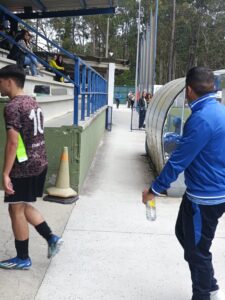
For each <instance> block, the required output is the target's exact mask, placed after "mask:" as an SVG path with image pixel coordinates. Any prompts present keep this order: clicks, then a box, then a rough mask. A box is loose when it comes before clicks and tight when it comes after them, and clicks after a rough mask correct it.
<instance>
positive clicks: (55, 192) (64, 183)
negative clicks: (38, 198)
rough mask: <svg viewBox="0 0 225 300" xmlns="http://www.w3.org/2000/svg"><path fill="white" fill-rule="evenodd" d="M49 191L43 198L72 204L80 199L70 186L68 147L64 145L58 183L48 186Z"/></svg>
mask: <svg viewBox="0 0 225 300" xmlns="http://www.w3.org/2000/svg"><path fill="white" fill-rule="evenodd" d="M47 193H48V195H47V196H45V197H44V198H43V199H44V200H45V201H50V202H57V203H62V204H70V203H73V202H75V201H76V200H77V199H78V195H77V192H76V191H74V190H73V189H72V188H71V187H70V175H69V156H68V147H64V150H63V153H62V156H61V160H60V166H59V171H58V174H57V178H56V185H55V186H54V187H50V188H47Z"/></svg>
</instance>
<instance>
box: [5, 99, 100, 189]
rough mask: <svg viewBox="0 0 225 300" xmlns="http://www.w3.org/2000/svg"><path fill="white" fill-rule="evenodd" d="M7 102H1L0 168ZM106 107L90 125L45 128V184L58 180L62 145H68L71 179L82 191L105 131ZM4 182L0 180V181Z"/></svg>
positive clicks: (47, 185) (73, 185) (49, 184)
mask: <svg viewBox="0 0 225 300" xmlns="http://www.w3.org/2000/svg"><path fill="white" fill-rule="evenodd" d="M4 106H5V102H4V101H1V102H0V116H1V117H0V131H1V143H0V155H1V156H0V157H1V158H0V168H1V170H2V168H3V161H4V146H5V141H6V135H5V125H4V118H3V110H4ZM105 118H106V110H103V111H101V112H100V113H99V114H98V115H97V116H95V117H94V118H93V119H92V120H91V122H89V124H88V125H86V126H85V127H84V128H83V127H73V126H63V127H59V128H56V127H47V128H45V140H46V149H47V154H48V162H49V167H48V174H47V178H46V187H49V186H53V185H54V184H55V180H56V176H57V173H58V168H59V164H60V157H61V154H62V151H63V147H68V151H69V167H70V183H71V187H72V188H73V189H75V190H76V191H77V192H79V191H80V189H81V187H82V184H83V182H84V179H85V177H86V175H87V172H88V169H89V167H90V165H91V163H92V160H93V158H94V156H95V153H96V150H97V147H98V145H99V143H100V141H101V139H102V137H103V134H104V131H105ZM0 186H1V183H0Z"/></svg>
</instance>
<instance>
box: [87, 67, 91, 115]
mask: <svg viewBox="0 0 225 300" xmlns="http://www.w3.org/2000/svg"><path fill="white" fill-rule="evenodd" d="M90 93H91V70H90V69H88V96H87V116H88V117H90V112H91V94H90Z"/></svg>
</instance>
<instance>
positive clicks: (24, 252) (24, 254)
mask: <svg viewBox="0 0 225 300" xmlns="http://www.w3.org/2000/svg"><path fill="white" fill-rule="evenodd" d="M28 243H29V239H27V240H24V241H18V240H15V247H16V252H17V257H19V258H21V259H27V258H29V253H28Z"/></svg>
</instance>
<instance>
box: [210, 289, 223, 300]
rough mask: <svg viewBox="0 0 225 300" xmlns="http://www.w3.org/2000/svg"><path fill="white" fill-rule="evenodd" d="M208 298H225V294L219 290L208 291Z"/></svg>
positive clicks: (217, 299)
mask: <svg viewBox="0 0 225 300" xmlns="http://www.w3.org/2000/svg"><path fill="white" fill-rule="evenodd" d="M210 300H225V294H224V292H222V291H221V290H217V291H213V292H210Z"/></svg>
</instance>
